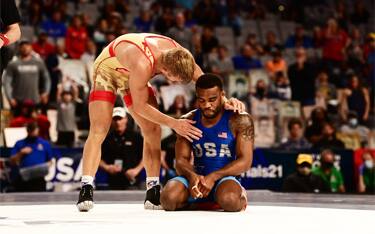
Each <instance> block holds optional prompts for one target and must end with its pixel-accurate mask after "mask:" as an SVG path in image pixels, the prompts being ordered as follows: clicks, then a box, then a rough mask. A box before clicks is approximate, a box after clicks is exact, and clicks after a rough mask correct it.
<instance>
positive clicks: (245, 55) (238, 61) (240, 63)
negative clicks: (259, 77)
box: [232, 44, 262, 71]
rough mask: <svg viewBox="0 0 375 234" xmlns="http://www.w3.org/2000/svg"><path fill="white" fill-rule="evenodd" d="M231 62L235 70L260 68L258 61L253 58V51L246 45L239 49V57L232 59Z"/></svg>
mask: <svg viewBox="0 0 375 234" xmlns="http://www.w3.org/2000/svg"><path fill="white" fill-rule="evenodd" d="M232 60H233V64H234V68H235V69H237V70H245V71H249V70H251V69H256V68H261V67H262V64H261V63H260V61H259V60H258V59H256V58H255V52H254V49H253V48H252V47H251V46H249V45H247V44H245V45H244V46H243V47H242V48H241V55H239V56H235V57H233V59H232Z"/></svg>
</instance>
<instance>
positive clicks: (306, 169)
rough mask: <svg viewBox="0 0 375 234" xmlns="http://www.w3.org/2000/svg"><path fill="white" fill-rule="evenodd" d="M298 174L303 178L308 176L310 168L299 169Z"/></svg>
mask: <svg viewBox="0 0 375 234" xmlns="http://www.w3.org/2000/svg"><path fill="white" fill-rule="evenodd" d="M298 171H299V173H300V174H301V175H304V176H307V175H310V173H311V168H309V167H301V168H299V170H298Z"/></svg>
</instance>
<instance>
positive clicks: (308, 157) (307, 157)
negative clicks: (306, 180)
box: [296, 154, 313, 165]
mask: <svg viewBox="0 0 375 234" xmlns="http://www.w3.org/2000/svg"><path fill="white" fill-rule="evenodd" d="M296 162H297V164H298V165H300V164H302V163H304V162H306V163H308V164H312V163H313V158H312V156H311V154H299V155H298V157H297V160H296Z"/></svg>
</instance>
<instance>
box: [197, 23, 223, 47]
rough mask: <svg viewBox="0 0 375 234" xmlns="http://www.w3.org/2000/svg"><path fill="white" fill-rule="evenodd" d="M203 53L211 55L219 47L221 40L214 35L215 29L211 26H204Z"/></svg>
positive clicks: (202, 37)
mask: <svg viewBox="0 0 375 234" xmlns="http://www.w3.org/2000/svg"><path fill="white" fill-rule="evenodd" d="M201 46H202V52H203V53H204V54H208V53H210V52H211V51H212V50H213V49H214V48H217V47H218V46H219V40H218V39H217V37H216V36H215V34H214V28H213V27H211V26H204V27H203V33H202V36H201Z"/></svg>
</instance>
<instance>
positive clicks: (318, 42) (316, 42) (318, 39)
mask: <svg viewBox="0 0 375 234" xmlns="http://www.w3.org/2000/svg"><path fill="white" fill-rule="evenodd" d="M323 39H324V38H323V33H322V29H321V28H320V27H319V26H315V27H314V29H313V36H312V42H313V47H314V48H322V47H323Z"/></svg>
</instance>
